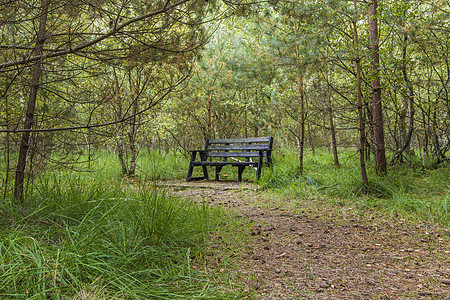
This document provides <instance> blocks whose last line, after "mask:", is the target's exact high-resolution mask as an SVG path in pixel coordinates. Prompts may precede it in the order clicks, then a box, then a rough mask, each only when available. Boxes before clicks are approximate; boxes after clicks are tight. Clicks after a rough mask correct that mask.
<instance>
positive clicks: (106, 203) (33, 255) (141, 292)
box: [0, 173, 215, 299]
mask: <svg viewBox="0 0 450 300" xmlns="http://www.w3.org/2000/svg"><path fill="white" fill-rule="evenodd" d="M100 174H101V173H100ZM85 175H86V174H85ZM113 181H115V179H112V180H111V179H110V178H108V177H107V176H104V175H101V176H98V175H93V176H79V174H75V175H73V174H72V175H70V174H69V173H67V174H64V175H62V174H61V173H57V174H53V175H49V176H48V177H46V178H44V179H42V180H41V181H40V182H39V183H37V184H36V188H35V193H34V195H33V198H30V199H27V201H26V205H25V206H24V207H23V208H22V209H20V210H19V209H12V208H11V206H9V205H7V204H6V203H2V207H1V213H2V218H1V220H2V223H1V229H2V230H1V239H0V265H1V267H0V268H1V271H2V272H1V275H0V296H1V297H2V298H26V297H28V298H32V299H42V298H56V299H61V298H72V297H73V298H77V299H85V298H86V297H88V298H89V299H137V298H139V299H149V298H158V299H186V298H189V299H193V298H205V297H212V296H213V295H214V294H215V292H214V291H213V290H212V289H211V288H209V287H207V283H206V281H205V279H206V278H204V277H203V275H202V274H201V273H199V271H198V270H196V269H193V268H192V266H191V263H192V259H193V258H192V257H195V256H198V254H199V253H200V252H201V251H203V250H202V248H203V247H204V245H205V238H206V235H207V233H208V232H209V230H210V229H211V224H210V221H209V209H207V208H206V207H205V206H203V205H200V204H195V203H188V202H186V201H183V200H181V199H176V198H172V197H169V196H167V195H166V194H165V192H164V190H161V189H159V188H157V187H156V186H146V185H132V186H131V185H130V186H127V185H123V184H120V182H116V184H105V183H107V182H113Z"/></svg>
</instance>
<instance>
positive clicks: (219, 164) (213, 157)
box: [186, 137, 273, 182]
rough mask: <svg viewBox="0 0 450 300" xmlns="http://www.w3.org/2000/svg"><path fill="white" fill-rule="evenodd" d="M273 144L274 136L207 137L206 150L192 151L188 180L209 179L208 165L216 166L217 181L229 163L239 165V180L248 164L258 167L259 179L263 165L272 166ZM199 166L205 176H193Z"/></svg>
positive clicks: (257, 174)
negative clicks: (195, 168)
mask: <svg viewBox="0 0 450 300" xmlns="http://www.w3.org/2000/svg"><path fill="white" fill-rule="evenodd" d="M272 144H273V138H272V137H256V138H235V139H207V140H206V145H205V150H191V151H190V152H191V162H190V164H189V170H188V174H187V178H186V181H191V180H201V179H208V170H207V168H206V167H207V166H211V167H216V181H219V173H220V171H221V170H222V168H223V167H224V166H227V165H230V166H235V167H238V181H239V182H241V181H242V172H243V171H244V168H245V167H247V166H250V167H254V168H256V177H257V178H258V179H259V178H260V177H261V168H262V166H263V165H268V166H270V167H271V166H272V156H271V155H272ZM197 154H198V156H199V157H198V158H199V160H197ZM228 159H230V160H228ZM252 159H254V161H253V160H252ZM197 166H201V167H202V169H203V177H192V172H193V170H194V167H197Z"/></svg>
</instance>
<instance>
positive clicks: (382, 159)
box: [369, 0, 387, 174]
mask: <svg viewBox="0 0 450 300" xmlns="http://www.w3.org/2000/svg"><path fill="white" fill-rule="evenodd" d="M377 11H378V0H373V1H372V5H371V7H370V10H369V36H370V44H371V51H372V55H371V57H372V67H371V77H372V89H373V102H372V107H373V145H374V149H375V153H374V155H375V164H376V169H377V173H379V174H386V173H387V163H386V153H385V145H384V128H383V109H382V105H381V83H380V73H379V67H380V54H379V39H378V21H377Z"/></svg>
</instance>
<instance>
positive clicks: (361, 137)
mask: <svg viewBox="0 0 450 300" xmlns="http://www.w3.org/2000/svg"><path fill="white" fill-rule="evenodd" d="M353 6H354V8H355V13H356V12H357V11H358V10H357V6H356V0H353ZM357 21H358V20H353V41H354V44H355V50H356V59H355V62H356V106H357V107H358V122H359V149H358V150H359V165H360V169H361V179H362V182H363V184H364V186H365V187H367V186H368V185H369V180H368V179H367V172H366V160H365V157H364V154H365V153H364V146H365V144H366V132H365V124H364V114H363V103H362V92H361V57H360V46H359V38H358V28H357V26H356V23H357Z"/></svg>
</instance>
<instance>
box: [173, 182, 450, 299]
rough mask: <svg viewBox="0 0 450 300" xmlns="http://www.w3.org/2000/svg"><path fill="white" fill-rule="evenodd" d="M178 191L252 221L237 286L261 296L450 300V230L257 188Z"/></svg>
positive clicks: (208, 186)
mask: <svg viewBox="0 0 450 300" xmlns="http://www.w3.org/2000/svg"><path fill="white" fill-rule="evenodd" d="M168 186H170V190H171V191H172V192H173V194H175V195H177V196H181V197H184V198H191V199H194V200H196V201H207V202H208V203H209V204H210V205H220V206H224V207H228V208H229V209H230V210H232V211H233V212H234V213H235V214H237V215H238V216H241V217H242V218H244V220H246V221H248V222H250V223H251V229H250V230H248V231H245V232H244V234H246V235H248V241H249V242H248V244H247V245H246V247H245V248H244V249H243V251H240V253H238V254H237V256H236V257H234V258H233V261H234V263H235V264H236V266H237V270H238V271H237V272H236V274H234V277H232V279H231V281H230V282H231V284H235V285H236V286H240V287H242V285H244V286H245V287H244V288H245V289H246V290H247V291H248V293H249V294H251V295H255V296H253V297H252V298H255V299H405V298H408V299H450V242H449V240H450V231H449V230H448V229H446V228H439V227H435V226H431V225H429V224H415V225H411V224H407V223H406V222H405V221H404V220H399V219H387V218H386V217H382V216H379V215H377V214H376V213H367V214H365V213H363V214H361V213H358V212H355V211H354V210H353V209H352V208H349V207H339V205H337V206H336V205H331V204H329V202H327V203H322V202H323V201H322V202H321V200H320V199H314V198H313V199H308V200H305V199H295V198H291V199H281V198H279V197H276V196H274V194H273V193H265V192H264V191H262V190H259V189H258V187H257V186H255V185H251V184H238V183H227V182H220V183H214V182H196V183H192V184H187V183H185V182H173V183H170V184H168Z"/></svg>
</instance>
